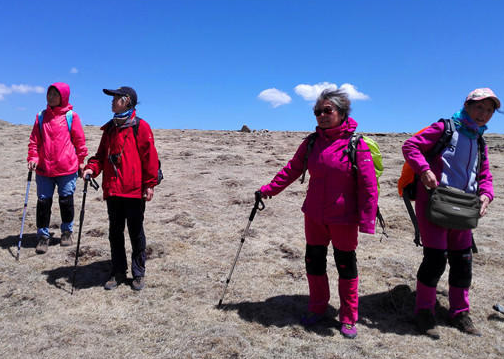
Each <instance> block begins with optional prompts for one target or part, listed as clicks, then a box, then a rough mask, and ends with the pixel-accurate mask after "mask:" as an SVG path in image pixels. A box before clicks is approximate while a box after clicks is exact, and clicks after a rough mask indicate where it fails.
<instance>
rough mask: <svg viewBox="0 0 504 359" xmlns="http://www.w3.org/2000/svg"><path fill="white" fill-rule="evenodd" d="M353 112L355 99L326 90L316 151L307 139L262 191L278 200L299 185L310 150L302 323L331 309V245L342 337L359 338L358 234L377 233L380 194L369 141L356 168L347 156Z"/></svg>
mask: <svg viewBox="0 0 504 359" xmlns="http://www.w3.org/2000/svg"><path fill="white" fill-rule="evenodd" d="M349 112H350V100H349V99H348V95H347V94H346V93H345V92H343V91H341V90H336V91H335V90H324V91H323V92H322V93H321V94H320V96H319V97H318V99H317V102H316V104H315V106H314V113H315V117H316V119H317V123H318V126H317V128H316V133H317V136H316V139H315V142H314V143H313V147H312V149H311V150H310V151H309V150H308V147H309V142H310V139H309V138H307V139H305V140H304V141H303V143H301V145H300V146H299V148H298V150H297V151H296V153H295V155H294V157H293V158H292V159H291V160H290V161H289V163H288V164H287V165H286V166H285V167H284V168H283V169H282V170H281V171H280V172H278V173H277V175H276V176H275V177H274V178H273V180H272V181H271V182H270V183H269V184H267V185H265V186H262V187H261V189H260V191H261V193H262V196H263V198H266V197H270V196H275V195H277V194H278V193H280V192H281V191H282V190H284V189H285V188H286V187H287V186H289V185H290V184H291V183H292V182H294V181H295V180H296V179H297V178H298V177H299V176H301V175H302V174H303V170H304V168H305V156H306V154H307V151H309V153H308V159H307V162H306V165H307V169H308V172H309V174H310V182H309V184H308V191H307V194H306V199H305V201H304V204H303V207H302V211H303V212H304V221H305V236H306V254H305V263H306V273H307V277H308V286H309V291H310V300H309V304H308V312H307V313H306V314H305V315H304V316H303V318H302V320H301V322H302V323H303V324H304V325H311V324H315V323H316V322H318V321H319V320H321V319H322V317H323V314H324V312H325V311H326V309H327V306H328V303H329V296H330V295H329V281H328V277H327V273H326V262H327V260H326V257H327V247H328V245H329V243H332V245H333V248H334V259H335V261H336V267H337V270H338V273H339V282H338V290H339V296H340V307H341V308H340V312H339V318H340V322H341V323H342V327H341V333H342V334H343V336H345V337H347V338H355V337H356V335H357V328H356V326H355V323H356V321H357V319H358V282H359V277H358V273H357V258H356V253H355V250H356V248H357V233H358V231H360V232H362V233H370V234H373V233H374V230H375V218H376V211H377V202H378V191H377V181H376V174H375V169H374V165H373V160H372V158H371V153H370V151H369V148H368V146H367V145H366V143H365V142H364V141H359V143H358V146H357V148H358V150H359V152H357V170H355V169H353V168H352V165H351V162H350V161H349V158H348V156H347V155H346V153H345V152H344V151H345V150H346V149H347V148H348V143H349V140H350V138H351V136H352V134H353V132H354V131H355V130H356V128H357V122H355V120H353V119H352V118H350V117H348V114H349Z"/></svg>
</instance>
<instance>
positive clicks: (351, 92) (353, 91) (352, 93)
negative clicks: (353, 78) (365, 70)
mask: <svg viewBox="0 0 504 359" xmlns="http://www.w3.org/2000/svg"><path fill="white" fill-rule="evenodd" d="M340 89H341V90H344V91H345V92H346V93H347V94H348V98H349V99H350V100H369V96H368V95H366V94H364V93H362V92H359V91H357V87H355V86H354V85H352V84H343V85H341V86H340Z"/></svg>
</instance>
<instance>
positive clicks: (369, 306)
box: [219, 285, 448, 336]
mask: <svg viewBox="0 0 504 359" xmlns="http://www.w3.org/2000/svg"><path fill="white" fill-rule="evenodd" d="M439 294H441V295H442V293H438V295H439ZM415 296H416V293H415V292H413V291H412V290H411V289H410V288H409V286H407V285H398V286H396V287H394V288H392V289H391V290H390V291H386V292H380V293H375V294H370V295H364V296H360V297H359V321H358V322H357V324H358V326H365V327H368V328H374V329H378V330H379V331H380V332H382V333H394V334H398V335H417V334H418V333H417V332H416V330H415V326H414V323H413V311H414V308H415ZM308 299H309V298H308V296H306V295H290V296H288V295H281V296H276V297H271V298H268V299H266V300H265V301H263V302H242V303H229V304H223V305H222V306H221V307H220V308H219V309H222V310H225V311H231V310H236V311H237V312H238V315H239V316H240V317H241V318H243V319H244V320H246V321H249V322H256V323H259V324H262V325H264V326H265V327H268V326H272V325H274V326H277V327H285V326H292V325H295V324H300V322H299V319H300V316H301V314H302V313H304V312H305V311H306V308H307V307H308ZM334 300H337V301H339V299H338V298H337V297H336V298H334V296H333V301H334ZM337 314H338V310H336V309H335V308H334V307H333V306H331V305H329V307H328V309H327V311H326V313H325V315H324V319H323V320H322V321H320V322H319V323H317V324H316V325H314V326H312V327H307V328H306V330H309V331H313V332H315V333H317V334H320V335H323V336H325V335H334V332H333V329H337V330H339V329H340V328H341V324H340V322H339V321H338V320H336V317H337ZM447 317H448V310H447V309H446V308H444V307H441V306H440V305H439V304H436V320H437V322H438V325H441V326H448V324H447V323H446V318H447Z"/></svg>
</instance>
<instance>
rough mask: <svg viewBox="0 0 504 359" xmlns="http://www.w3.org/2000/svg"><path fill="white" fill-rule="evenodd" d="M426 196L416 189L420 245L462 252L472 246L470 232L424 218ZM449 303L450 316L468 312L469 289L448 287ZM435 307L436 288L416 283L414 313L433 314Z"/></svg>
mask: <svg viewBox="0 0 504 359" xmlns="http://www.w3.org/2000/svg"><path fill="white" fill-rule="evenodd" d="M428 200H429V198H428V194H427V191H426V190H425V189H424V188H421V187H420V186H418V187H417V199H416V203H415V212H416V216H417V219H418V227H419V230H420V236H421V238H422V243H423V245H424V246H425V247H427V248H435V249H442V250H463V249H466V248H470V247H471V246H472V232H471V230H470V229H468V230H462V231H460V230H455V229H446V228H442V227H439V226H437V225H435V224H433V223H431V222H430V221H429V220H428V219H427V217H426V216H425V211H426V209H427V203H428ZM448 297H449V301H450V314H451V315H452V316H455V315H457V314H459V313H461V312H464V311H469V308H470V303H469V288H458V287H453V286H450V288H449V293H448ZM435 305H436V288H435V287H428V286H426V285H425V284H423V283H421V282H420V281H417V297H416V308H415V312H417V311H418V310H419V309H430V310H431V311H433V312H434V307H435Z"/></svg>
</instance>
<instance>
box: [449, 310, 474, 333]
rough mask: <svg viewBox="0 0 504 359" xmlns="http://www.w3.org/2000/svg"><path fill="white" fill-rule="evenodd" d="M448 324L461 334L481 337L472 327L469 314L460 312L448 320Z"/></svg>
mask: <svg viewBox="0 0 504 359" xmlns="http://www.w3.org/2000/svg"><path fill="white" fill-rule="evenodd" d="M450 324H451V325H453V326H454V327H455V328H457V329H458V330H460V331H461V332H463V333H467V334H470V335H475V336H477V337H481V332H480V331H479V330H478V329H477V328H476V327H475V326H474V323H473V321H472V319H471V317H470V316H469V312H462V313H460V314H457V315H456V316H454V317H453V318H451V319H450Z"/></svg>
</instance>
